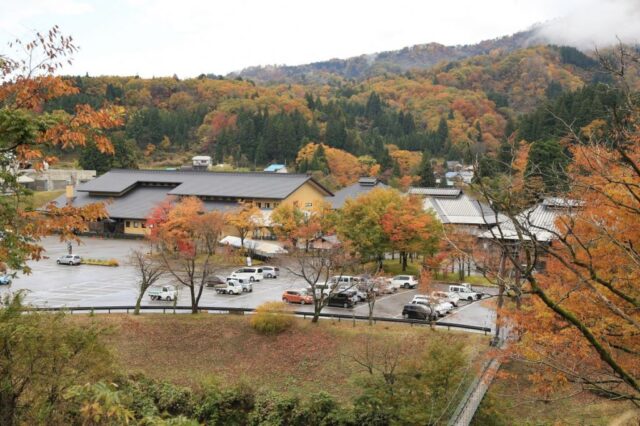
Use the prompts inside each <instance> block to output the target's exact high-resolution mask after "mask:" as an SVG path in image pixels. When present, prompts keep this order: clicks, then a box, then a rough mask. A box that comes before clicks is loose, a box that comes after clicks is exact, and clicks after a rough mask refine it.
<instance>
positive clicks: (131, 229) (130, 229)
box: [124, 219, 149, 235]
mask: <svg viewBox="0 0 640 426" xmlns="http://www.w3.org/2000/svg"><path fill="white" fill-rule="evenodd" d="M143 223H144V221H142V220H128V219H127V220H125V221H124V233H125V234H134V235H146V234H148V232H149V230H148V229H147V228H143V227H142V224H143ZM127 224H129V225H130V226H127ZM136 224H137V225H138V227H137V228H136V226H135V225H136Z"/></svg>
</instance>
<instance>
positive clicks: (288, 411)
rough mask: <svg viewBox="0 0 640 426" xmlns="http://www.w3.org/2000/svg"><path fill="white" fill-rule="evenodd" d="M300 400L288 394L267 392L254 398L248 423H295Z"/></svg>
mask: <svg viewBox="0 0 640 426" xmlns="http://www.w3.org/2000/svg"><path fill="white" fill-rule="evenodd" d="M299 405H300V400H299V399H298V398H295V397H293V396H290V395H282V394H278V393H275V392H267V393H264V394H262V395H260V396H259V397H258V398H257V399H256V405H255V408H254V409H253V412H252V413H251V416H250V418H249V424H250V425H256V426H257V425H263V426H279V425H294V424H296V422H295V419H296V411H297V409H298V407H299Z"/></svg>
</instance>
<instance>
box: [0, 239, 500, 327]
mask: <svg viewBox="0 0 640 426" xmlns="http://www.w3.org/2000/svg"><path fill="white" fill-rule="evenodd" d="M145 245H146V242H144V241H138V240H134V241H129V240H105V239H97V238H83V239H82V244H81V245H80V246H76V245H74V247H73V250H74V253H76V254H80V255H81V256H83V257H92V258H101V259H110V258H114V259H117V260H118V261H119V263H120V266H119V267H105V266H91V265H80V266H66V265H58V264H56V259H57V258H58V257H59V256H62V255H64V254H66V252H67V248H66V245H65V244H64V243H61V242H60V241H58V239H57V238H54V237H50V238H47V239H45V240H44V241H43V246H44V247H45V249H46V252H45V255H46V256H47V257H48V258H47V259H43V260H41V261H40V262H33V263H32V264H31V267H32V269H33V273H32V274H31V275H27V276H19V277H18V278H17V279H15V280H14V282H13V284H12V285H11V286H10V287H5V288H0V292H6V291H15V290H18V289H25V290H27V297H26V300H27V302H28V303H30V304H33V305H35V306H51V307H62V306H64V307H74V306H96V307H97V306H127V305H133V304H134V303H135V300H136V296H137V291H136V280H137V275H136V271H135V269H134V268H133V267H132V266H131V265H129V264H128V256H129V254H130V252H131V250H133V249H138V248H143V249H144V248H145ZM230 272H231V269H226V270H220V271H219V273H217V274H216V275H220V276H221V277H224V276H226V275H228V274H229V273H230ZM162 282H163V283H170V282H171V277H170V276H165V277H164V278H163V280H162ZM304 287H306V283H305V282H304V280H302V279H300V278H298V277H296V276H294V275H293V274H292V273H290V272H288V271H287V270H286V268H281V276H280V277H279V278H278V279H275V280H273V279H265V280H263V281H261V282H258V283H255V284H254V289H253V292H252V293H245V294H241V295H224V294H217V293H216V292H215V291H214V290H213V289H212V288H205V289H204V291H203V294H202V298H201V301H200V305H201V306H224V307H241V308H255V307H257V306H258V305H260V304H261V303H263V302H266V301H273V300H280V298H281V295H282V292H283V291H284V290H287V289H294V288H304ZM445 287H446V286H444V285H443V286H442V289H443V290H444V289H445ZM484 291H486V292H487V293H493V292H494V289H484ZM416 293H417V290H404V289H401V290H399V291H398V292H397V293H395V294H390V295H383V296H380V297H379V298H378V300H377V301H376V304H375V309H374V315H376V316H381V317H392V318H400V316H401V312H402V306H403V305H404V304H406V303H409V302H410V301H411V299H412V298H413V296H414V295H415V294H416ZM177 303H178V304H179V305H189V304H190V299H189V292H188V290H186V289H182V290H179V296H178V302H177ZM143 305H153V306H167V307H170V306H172V305H173V303H172V302H163V301H151V300H149V298H148V297H145V298H144V299H143ZM297 310H301V311H305V310H307V311H309V312H311V311H312V308H311V307H310V306H300V307H297ZM323 312H325V313H332V312H333V313H342V314H344V313H351V312H353V313H355V314H356V315H368V312H369V311H368V306H367V304H366V303H362V304H359V305H357V306H356V307H355V308H354V309H342V308H333V307H326V308H325V309H324V310H323ZM441 321H446V322H455V323H461V324H469V325H476V326H482V327H493V324H494V323H495V310H494V309H493V299H488V300H486V299H485V300H482V301H479V302H473V303H468V302H462V303H461V306H460V307H458V308H457V309H456V310H455V311H454V312H452V313H451V314H449V315H447V316H446V317H444V318H443V319H442V320H441Z"/></svg>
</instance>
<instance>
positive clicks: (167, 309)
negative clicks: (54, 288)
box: [27, 306, 491, 335]
mask: <svg viewBox="0 0 640 426" xmlns="http://www.w3.org/2000/svg"><path fill="white" fill-rule="evenodd" d="M27 310H28V311H38V312H60V311H63V312H69V313H74V312H107V313H112V312H113V313H127V314H129V313H132V312H133V311H134V310H135V306H74V307H71V306H70V307H30V308H27ZM140 310H141V311H162V313H176V312H178V311H180V312H191V306H140ZM211 311H213V312H218V313H238V314H239V313H242V314H244V313H252V312H255V309H252V308H235V307H230V306H199V307H198V312H211ZM291 314H293V315H297V316H301V317H303V318H306V317H308V316H313V312H307V311H292V312H291ZM319 316H320V318H328V319H337V320H338V321H341V320H352V321H369V317H368V316H366V315H349V314H336V313H320V315H319ZM371 320H372V321H373V322H374V323H376V322H394V323H402V324H409V325H411V326H413V325H426V326H437V327H447V328H448V329H452V328H459V329H463V330H473V331H479V332H484V334H485V335H486V334H487V333H489V332H491V328H489V327H480V326H476V325H468V324H456V323H450V322H429V321H422V320H414V319H404V318H388V317H372V318H371Z"/></svg>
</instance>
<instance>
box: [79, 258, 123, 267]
mask: <svg viewBox="0 0 640 426" xmlns="http://www.w3.org/2000/svg"><path fill="white" fill-rule="evenodd" d="M82 264H83V265H96V266H120V264H119V263H118V261H117V260H116V259H82Z"/></svg>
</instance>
